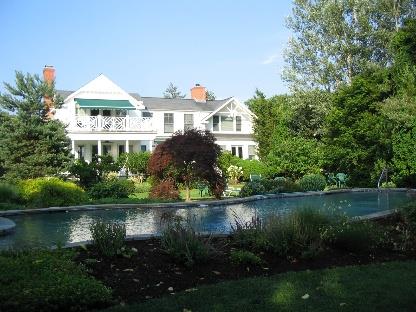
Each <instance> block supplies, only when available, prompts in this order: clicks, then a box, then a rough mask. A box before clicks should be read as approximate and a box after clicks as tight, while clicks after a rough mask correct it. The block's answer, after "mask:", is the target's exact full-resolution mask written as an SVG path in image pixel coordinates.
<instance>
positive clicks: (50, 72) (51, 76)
mask: <svg viewBox="0 0 416 312" xmlns="http://www.w3.org/2000/svg"><path fill="white" fill-rule="evenodd" d="M43 80H44V81H45V82H46V83H47V84H48V85H49V86H50V85H52V83H53V82H54V81H55V68H54V67H53V66H50V65H45V67H44V68H43ZM43 100H44V102H45V106H46V108H47V110H48V112H47V117H48V118H52V117H53V115H54V109H53V101H52V99H51V98H49V97H48V96H46V95H45V96H44V97H43Z"/></svg>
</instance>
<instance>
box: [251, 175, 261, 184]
mask: <svg viewBox="0 0 416 312" xmlns="http://www.w3.org/2000/svg"><path fill="white" fill-rule="evenodd" d="M260 180H261V174H250V182H253V181H260Z"/></svg>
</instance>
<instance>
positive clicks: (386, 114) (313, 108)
mask: <svg viewBox="0 0 416 312" xmlns="http://www.w3.org/2000/svg"><path fill="white" fill-rule="evenodd" d="M332 2H333V1H313V3H312V4H311V3H309V2H308V1H295V9H294V13H293V14H294V16H292V17H290V18H289V20H290V21H291V23H292V24H293V20H296V21H297V23H298V24H297V26H298V27H297V28H295V29H294V32H295V34H296V38H295V39H292V41H291V44H290V45H289V49H288V50H289V53H288V55H289V57H288V58H287V59H286V60H287V66H286V72H291V73H292V76H291V77H292V78H293V77H295V76H296V77H297V79H295V80H292V81H291V82H290V83H291V85H290V86H291V90H292V92H291V94H290V95H277V96H273V97H270V98H266V96H265V95H264V94H263V93H262V92H261V91H258V90H257V91H256V94H255V96H254V97H253V98H252V99H250V100H249V101H248V102H247V105H248V106H249V107H250V109H252V110H253V112H254V113H255V114H256V115H257V119H256V120H255V125H254V132H255V134H254V135H255V139H256V140H257V142H258V144H259V146H258V149H259V150H258V152H259V156H260V159H261V161H262V162H264V163H265V165H266V166H267V168H268V171H269V174H270V175H272V176H288V177H292V178H295V179H297V178H299V177H301V176H303V175H304V174H306V173H319V172H321V173H322V172H323V173H330V172H345V173H347V174H348V175H349V185H353V186H373V187H374V186H375V185H376V183H377V180H378V177H379V175H380V173H381V171H382V169H383V168H388V169H389V177H391V179H392V181H394V182H395V183H396V184H397V185H398V186H407V187H409V186H413V187H414V186H416V20H415V19H412V18H409V17H412V16H414V6H413V3H412V1H388V2H389V3H392V4H393V3H396V4H397V7H396V11H395V13H394V14H393V13H392V15H391V16H390V17H391V19H392V21H394V23H393V22H392V23H390V24H389V25H390V27H388V25H387V26H386V25H384V26H383V25H381V26H383V28H380V27H381V26H380V25H379V26H378V27H375V26H374V25H377V21H374V20H373V21H368V20H367V17H366V18H365V19H366V21H367V22H368V23H370V22H371V25H373V26H374V27H375V28H374V29H370V28H371V27H367V28H365V32H363V33H361V34H360V33H359V32H360V29H361V28H357V30H356V31H357V33H356V34H355V36H357V37H360V36H364V35H366V36H367V39H368V41H367V42H366V43H365V44H364V43H361V44H362V45H363V47H362V49H364V48H368V49H370V50H371V49H376V50H377V51H373V53H370V52H368V53H367V54H365V55H362V51H360V50H357V49H358V48H359V46H356V47H355V48H356V49H354V46H350V47H349V49H344V50H342V51H344V54H343V53H342V51H341V50H336V49H335V50H334V51H336V53H335V52H334V54H333V55H332V56H331V54H330V52H329V51H328V49H330V47H328V48H325V47H324V46H322V44H323V42H326V40H329V39H328V38H323V39H322V40H323V42H321V43H320V45H319V46H316V45H315V46H314V48H315V49H316V50H315V53H313V55H312V56H311V55H307V53H306V52H305V51H303V52H305V53H303V54H302V53H299V54H298V55H297V57H298V58H299V60H298V61H297V62H295V61H294V59H293V57H294V54H293V53H294V51H296V49H298V48H299V45H296V44H295V45H294V43H293V42H296V40H299V38H301V39H302V40H300V41H298V43H300V42H302V43H303V44H304V45H308V44H309V43H310V42H312V43H313V42H315V41H314V39H313V38H311V37H310V36H309V37H308V34H310V31H315V30H316V29H320V27H321V28H322V27H323V28H325V27H326V28H328V29H331V27H330V25H331V24H330V21H332V23H333V24H332V25H333V27H335V28H337V27H341V30H344V31H341V30H340V32H339V34H338V35H336V34H333V37H334V38H333V41H334V42H339V41H340V40H341V39H342V38H344V39H345V40H347V41H348V38H346V37H345V36H346V32H347V30H348V27H347V26H345V25H344V29H342V26H340V25H342V24H343V22H342V21H343V20H344V19H346V20H348V21H349V22H351V21H352V22H353V20H354V18H356V19H358V21H359V22H360V23H361V27H364V26H363V25H364V24H365V23H364V22H365V21H362V20H359V18H360V17H359V15H360V14H361V13H362V12H363V10H364V12H365V11H366V10H365V8H363V7H365V5H364V4H363V3H364V1H363V3H361V2H360V1H352V2H349V5H350V7H348V6H347V4H345V3H344V2H343V1H340V2H337V3H338V4H334V3H332ZM370 2H371V1H368V3H370ZM366 3H367V1H366ZM368 3H367V4H368ZM377 3H379V4H380V3H384V4H387V2H383V1H377ZM343 6H344V7H343ZM368 6H370V4H368ZM328 7H330V8H332V11H331V10H329V9H328ZM317 8H319V9H322V10H324V11H325V9H328V10H329V11H328V16H326V17H325V16H324V15H320V16H321V20H317V19H316V16H315V15H316V14H317V12H316V9H317ZM342 10H344V11H345V12H344V13H345V15H342V14H340V12H342ZM354 12H355V13H354ZM392 12H393V11H392ZM359 13H360V14H359ZM381 13H382V12H379V15H380V16H379V17H378V18H381V15H382V14H381ZM320 14H321V13H320ZM385 14H387V13H385ZM385 14H384V15H383V16H385ZM311 16H312V17H311ZM335 16H338V17H339V19H340V21H339V22H338V24H339V25H337V26H335V24H336V20H334V17H335ZM312 18H315V20H313V21H312V22H311V19H312ZM363 18H364V17H363ZM302 23H303V24H302ZM313 24H314V25H315V28H312V29H310V28H309V27H311V25H313ZM379 24H380V23H379ZM299 25H303V26H304V27H303V28H302V27H300V26H299ZM306 26H308V27H306ZM373 26H372V27H373ZM292 28H293V27H292ZM318 33H319V32H316V33H314V35H315V36H318V35H319V34H318ZM377 34H379V35H381V34H382V35H383V38H384V41H383V42H382V45H377V43H375V42H374V40H372V39H371V38H372V37H374V36H377ZM324 37H325V36H324ZM337 37H338V38H337ZM314 38H316V37H314ZM357 40H358V39H357V38H355V39H354V40H352V42H354V43H355V42H357ZM328 44H329V43H328ZM294 47H295V48H296V49H295V48H294ZM309 48H311V47H309ZM332 48H333V47H332ZM338 49H342V47H341V46H338ZM321 51H323V52H322V53H323V54H325V53H326V54H327V55H326V57H327V58H328V60H330V59H331V60H332V62H333V64H334V65H333V66H332V67H331V68H332V71H330V67H327V68H326V70H324V69H323V68H324V66H323V65H322V66H320V67H319V68H320V70H318V69H314V68H312V67H309V68H306V65H305V64H308V63H309V64H310V63H315V64H317V63H319V61H322V62H323V61H324V60H319V59H318V58H317V57H316V56H317V55H320V54H321ZM310 52H311V51H310ZM324 52H325V53H324ZM376 52H377V53H379V54H380V55H382V56H383V57H381V56H380V57H376V56H375V53H376ZM335 54H336V55H335ZM337 55H338V56H339V57H336V56H337ZM348 58H352V59H354V64H359V65H360V66H359V68H357V69H354V70H349V69H348V68H347V67H345V66H341V64H339V63H340V62H341V60H344V59H348ZM300 64H304V65H305V66H303V67H302V66H300ZM327 65H328V64H327ZM338 65H339V67H337V66H338ZM354 68H355V67H354ZM335 72H338V74H335ZM295 74H296V75H295ZM331 75H332V76H331ZM318 77H320V78H319V79H318ZM325 77H326V78H325ZM329 77H332V78H329ZM336 77H341V78H342V79H338V78H336ZM313 81H315V82H314V83H312V82H313ZM319 81H321V82H325V81H326V82H328V81H332V82H331V84H330V85H328V84H326V83H319Z"/></svg>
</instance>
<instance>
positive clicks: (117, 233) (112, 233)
mask: <svg viewBox="0 0 416 312" xmlns="http://www.w3.org/2000/svg"><path fill="white" fill-rule="evenodd" d="M90 231H91V237H92V241H93V244H94V246H95V247H96V248H97V250H98V252H99V253H100V254H101V255H103V256H104V257H114V256H116V255H119V254H121V253H122V251H123V247H124V244H125V239H126V226H125V225H124V224H122V223H117V222H113V223H111V222H104V221H96V222H94V223H93V224H92V225H91V226H90Z"/></svg>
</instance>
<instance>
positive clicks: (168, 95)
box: [163, 82, 186, 99]
mask: <svg viewBox="0 0 416 312" xmlns="http://www.w3.org/2000/svg"><path fill="white" fill-rule="evenodd" d="M185 96H186V95H185V94H182V93H181V92H180V91H179V90H178V87H177V86H175V85H174V84H173V83H172V82H171V83H169V86H168V87H167V88H166V90H165V92H164V93H163V97H164V98H165V99H183V98H184V97H185Z"/></svg>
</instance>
